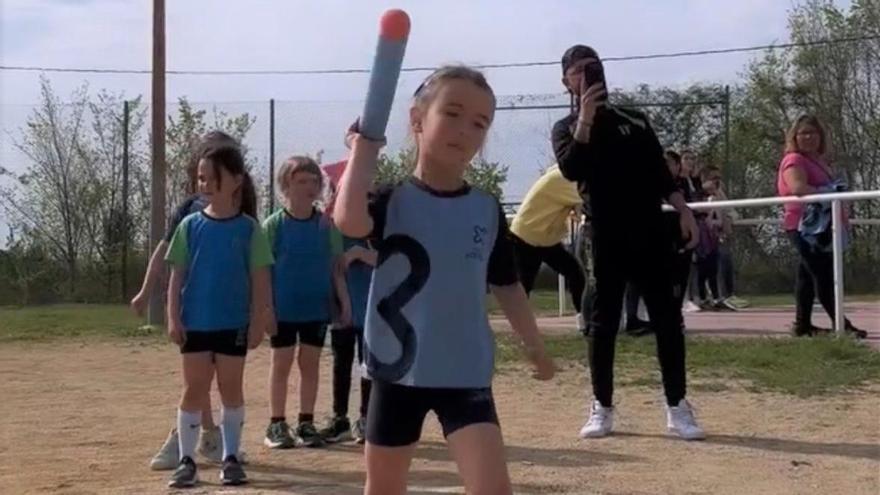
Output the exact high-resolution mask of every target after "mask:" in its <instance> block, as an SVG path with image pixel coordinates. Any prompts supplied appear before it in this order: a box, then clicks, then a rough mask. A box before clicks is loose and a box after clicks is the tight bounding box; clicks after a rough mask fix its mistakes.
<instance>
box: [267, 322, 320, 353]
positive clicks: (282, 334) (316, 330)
mask: <svg viewBox="0 0 880 495" xmlns="http://www.w3.org/2000/svg"><path fill="white" fill-rule="evenodd" d="M326 335H327V322H324V321H307V322H301V323H291V322H286V321H279V322H278V333H277V334H276V335H275V336H274V337H271V338H270V339H269V344H270V345H271V346H272V348H273V349H277V348H279V347H293V346H295V345H296V344H297V342H299V343H300V344H305V345H310V346H314V347H324V337H325V336H326Z"/></svg>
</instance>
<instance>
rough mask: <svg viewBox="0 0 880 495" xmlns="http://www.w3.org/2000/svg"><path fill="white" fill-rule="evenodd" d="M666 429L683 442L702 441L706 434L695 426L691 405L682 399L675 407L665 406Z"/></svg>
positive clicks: (695, 421) (695, 420)
mask: <svg viewBox="0 0 880 495" xmlns="http://www.w3.org/2000/svg"><path fill="white" fill-rule="evenodd" d="M666 428H667V430H669V433H671V434H673V435H678V436H679V437H681V438H683V439H685V440H703V439H705V438H706V432H704V431H703V429H702V428H700V425H698V424H697V418H696V416H694V409H693V407H691V404H690V403H689V402H688V401H686V400H684V399H682V400H681V401H680V402H679V403H678V405H677V406H669V405H667V406H666Z"/></svg>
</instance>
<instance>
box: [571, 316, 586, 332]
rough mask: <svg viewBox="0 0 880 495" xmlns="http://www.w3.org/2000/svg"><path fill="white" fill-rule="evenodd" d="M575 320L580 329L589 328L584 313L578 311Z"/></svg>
mask: <svg viewBox="0 0 880 495" xmlns="http://www.w3.org/2000/svg"><path fill="white" fill-rule="evenodd" d="M574 321H575V324H576V325H577V329H578V330H583V329H585V328H587V320H586V319H585V318H584V315H583V314H581V313H578V314H577V315H576V316H575V317H574Z"/></svg>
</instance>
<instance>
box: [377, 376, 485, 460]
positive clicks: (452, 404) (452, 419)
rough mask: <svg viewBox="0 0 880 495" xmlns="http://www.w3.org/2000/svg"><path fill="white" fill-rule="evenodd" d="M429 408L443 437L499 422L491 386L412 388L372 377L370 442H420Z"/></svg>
mask: <svg viewBox="0 0 880 495" xmlns="http://www.w3.org/2000/svg"><path fill="white" fill-rule="evenodd" d="M428 411H434V413H435V414H436V415H437V419H438V420H440V426H441V428H443V437H444V438H446V437H448V436H449V435H451V434H453V433H455V432H456V431H458V430H460V429H462V428H464V427H465V426H470V425H473V424H477V423H491V424H495V425H497V424H498V414H497V413H496V412H495V399H494V398H493V397H492V389H491V388H427V387H409V386H406V385H396V384H393V383H388V382H383V381H381V380H373V389H372V391H371V392H370V406H369V410H368V411H367V441H368V442H370V443H371V444H373V445H380V446H383V447H403V446H406V445H412V444H414V443H416V442H418V441H419V438H420V437H421V434H422V424H423V423H424V421H425V416H426V415H427V414H428Z"/></svg>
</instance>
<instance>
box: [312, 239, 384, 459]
mask: <svg viewBox="0 0 880 495" xmlns="http://www.w3.org/2000/svg"><path fill="white" fill-rule="evenodd" d="M343 249H344V251H345V252H344V254H343V255H342V263H339V265H338V267H339V269H341V270H343V271H344V276H345V286H346V288H347V290H348V295H349V302H350V307H351V325H346V326H340V327H339V328H334V329H332V330H331V331H330V347H331V348H332V349H333V417H331V418H330V420H329V421H328V423H327V426H326V427H325V428H323V429H322V430H321V437H322V438H324V440H325V441H327V442H330V443H334V442H342V441H346V440H351V439H352V435H353V436H354V440H355V441H356V442H357V443H359V444H362V443H364V441H365V438H366V437H365V432H366V417H367V408H368V406H369V404H370V380H369V379H368V378H366V377H361V380H360V382H361V389H360V392H361V394H360V395H361V403H360V417H359V418H358V420H357V421H356V422H355V424H354V427H353V428H352V425H351V423H350V422H349V420H348V398H349V392H350V391H351V366H352V362H353V360H354V357H355V351H356V352H357V359H358V363H360V364H363V362H364V347H363V346H364V323H365V322H366V317H367V296H368V295H369V292H370V281H371V279H372V277H373V267H374V266H375V265H376V259H377V256H378V253H377V252H376V250H375V249H373V248H372V245H371V243H370V241H369V240H368V239H355V238H352V237H344V238H343Z"/></svg>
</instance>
